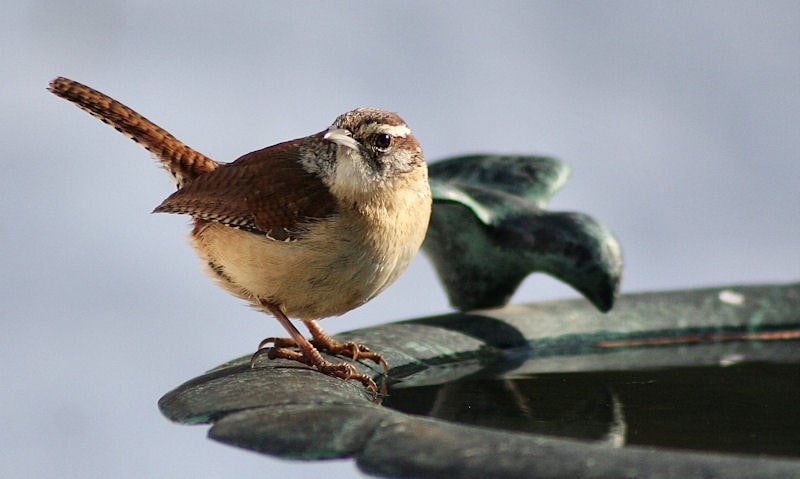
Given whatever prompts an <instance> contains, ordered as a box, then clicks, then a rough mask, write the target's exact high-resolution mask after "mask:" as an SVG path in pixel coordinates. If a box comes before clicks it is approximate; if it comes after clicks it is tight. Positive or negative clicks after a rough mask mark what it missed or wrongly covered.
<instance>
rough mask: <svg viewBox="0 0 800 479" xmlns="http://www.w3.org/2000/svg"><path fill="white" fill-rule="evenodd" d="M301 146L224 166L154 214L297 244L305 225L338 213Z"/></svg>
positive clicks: (278, 147) (253, 155)
mask: <svg viewBox="0 0 800 479" xmlns="http://www.w3.org/2000/svg"><path fill="white" fill-rule="evenodd" d="M300 141H302V140H293V141H287V142H285V143H279V144H277V145H274V146H270V147H267V148H264V149H262V150H257V151H254V152H252V153H248V154H246V155H244V156H242V157H241V158H239V159H238V160H236V161H234V162H232V163H227V164H222V165H220V166H219V167H218V168H217V169H215V170H213V171H209V172H208V173H205V174H203V175H200V176H198V177H197V178H195V179H194V180H192V181H191V182H189V183H188V184H187V185H186V186H184V187H183V188H181V189H179V190H178V191H176V192H175V193H173V194H172V195H171V196H169V197H168V198H167V199H165V200H164V201H163V202H162V203H161V204H160V205H159V206H158V207H157V208H156V209H155V210H154V212H156V213H179V214H187V215H191V216H193V217H195V218H199V219H202V220H209V221H217V222H220V223H223V224H226V225H229V226H235V227H238V228H242V229H246V230H249V231H253V232H257V233H264V234H269V235H270V236H271V237H273V238H275V239H289V238H296V237H297V236H298V235H297V234H293V233H296V232H298V230H299V229H301V227H300V225H301V223H303V222H305V221H308V220H314V219H318V218H324V217H327V216H330V215H332V214H334V213H335V211H336V201H335V199H334V198H333V196H332V195H331V193H330V192H329V190H328V188H327V187H326V186H325V185H324V184H323V183H322V181H321V180H320V179H319V178H318V177H317V176H316V175H314V174H313V173H309V172H307V171H306V170H305V169H303V167H302V166H301V165H300V164H299V163H298V161H297V158H298V146H299V144H300Z"/></svg>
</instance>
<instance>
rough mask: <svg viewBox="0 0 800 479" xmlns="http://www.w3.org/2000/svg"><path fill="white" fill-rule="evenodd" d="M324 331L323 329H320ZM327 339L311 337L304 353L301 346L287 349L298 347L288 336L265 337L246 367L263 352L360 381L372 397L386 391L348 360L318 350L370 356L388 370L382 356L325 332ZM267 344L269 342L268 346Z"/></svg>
mask: <svg viewBox="0 0 800 479" xmlns="http://www.w3.org/2000/svg"><path fill="white" fill-rule="evenodd" d="M323 334H324V333H323ZM325 337H326V338H327V339H328V340H329V341H325V340H322V341H320V340H318V338H316V337H315V338H313V339H312V340H311V341H310V342H311V344H312V345H313V346H314V349H312V351H311V352H310V354H307V355H306V354H304V353H303V351H302V348H300V350H299V351H298V350H296V349H290V348H295V347H300V346H299V345H298V344H297V342H296V341H295V340H294V339H292V338H266V339H264V340H263V341H261V343H259V345H258V350H256V352H255V353H254V354H253V356H252V357H251V358H250V367H255V363H256V361H257V360H258V358H259V357H261V356H262V355H264V354H266V355H267V357H268V358H269V359H287V360H289V361H297V362H300V363H303V364H306V365H308V366H311V367H314V368H316V369H317V370H318V371H320V372H321V373H323V374H326V375H328V376H333V377H336V378H340V379H344V380H355V381H358V382H360V383H361V384H363V385H364V386H365V387H366V388H367V389H369V390H370V391H372V392H373V393H374V394H375V395H376V397H380V396H381V395H385V394H386V385H385V383H384V384H383V385H382V388H381V389H380V390H379V389H378V385H377V384H376V383H375V381H374V380H373V379H372V378H371V377H369V376H367V375H366V374H362V373H359V372H358V371H357V370H356V368H355V367H353V365H352V364H348V363H345V362H341V363H333V362H331V361H328V360H327V359H325V358H323V357H322V355H321V354H319V351H320V350H322V351H325V352H328V353H331V354H341V355H346V356H348V357H350V358H352V359H353V360H357V359H360V358H363V359H370V360H372V361H375V362H376V363H377V364H380V365H381V366H383V369H384V372H385V373H386V374H388V372H389V366H388V365H387V363H386V360H385V359H383V356H381V355H380V354H378V353H375V352H372V351H370V350H369V348H367V347H366V346H364V345H360V344H356V343H354V342H352V341H351V342H345V343H342V342H339V341H335V340H333V339H332V338H330V337H329V336H327V335H325ZM270 345H271V346H270Z"/></svg>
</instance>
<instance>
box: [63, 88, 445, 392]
mask: <svg viewBox="0 0 800 479" xmlns="http://www.w3.org/2000/svg"><path fill="white" fill-rule="evenodd" d="M49 89H50V91H51V92H53V93H54V94H56V95H58V96H60V97H62V98H65V99H67V100H69V101H71V102H73V103H75V104H76V105H77V106H79V107H80V108H82V109H84V110H86V111H88V112H89V113H91V114H92V115H94V116H96V117H98V118H99V119H100V120H102V121H103V122H105V123H108V124H110V125H111V126H113V127H114V128H116V129H117V130H119V131H120V132H122V133H123V134H125V135H127V136H129V137H130V138H132V139H133V140H134V141H136V142H138V143H140V144H142V145H143V146H144V147H145V148H146V149H147V150H149V151H150V152H151V153H153V154H154V155H155V156H156V158H157V159H158V160H159V161H160V162H161V164H162V165H163V166H164V168H165V169H166V170H167V171H168V172H169V173H170V174H172V176H173V178H174V179H175V182H176V184H177V186H178V190H177V191H176V192H175V193H173V194H172V195H171V196H169V197H168V198H167V199H166V200H164V201H163V202H162V203H161V204H160V205H159V206H158V207H156V209H155V212H164V213H179V214H187V215H190V216H192V217H193V218H194V228H193V230H192V232H191V243H192V245H193V246H194V248H195V249H196V250H197V253H198V254H199V255H200V257H201V258H202V260H203V261H204V262H205V264H206V265H207V270H208V272H209V273H210V274H211V276H213V277H214V278H215V279H216V280H217V282H218V283H219V284H220V286H222V287H223V288H225V289H226V290H228V291H229V292H231V293H233V294H234V295H236V296H238V297H240V298H243V299H245V300H247V301H249V302H250V303H251V304H252V305H254V306H255V307H257V308H259V309H261V310H263V311H265V312H269V313H271V314H272V315H274V316H275V318H277V319H278V321H279V322H280V323H281V324H282V325H283V327H284V328H285V329H286V330H287V331H288V332H289V335H290V336H291V338H268V339H265V340H264V341H262V343H261V345H259V349H258V351H257V352H256V353H255V354H254V355H253V360H252V362H253V363H254V362H255V359H256V358H257V357H258V356H259V354H260V353H262V352H263V351H268V355H269V357H270V358H285V359H292V360H296V361H300V362H302V363H305V364H307V365H310V366H313V367H316V368H317V369H318V370H319V371H321V372H323V373H325V374H328V375H331V376H336V377H339V378H343V379H355V380H358V381H360V382H362V383H363V384H364V385H365V386H367V387H368V388H370V389H372V390H373V391H375V392H377V386H376V384H375V382H374V381H373V380H372V379H371V378H370V377H369V376H367V375H365V374H360V373H358V372H357V371H356V370H355V368H353V366H352V365H351V364H348V363H346V362H341V363H332V362H330V361H328V360H326V359H325V358H323V357H322V355H321V354H320V353H319V351H318V349H317V348H319V349H324V350H326V351H328V352H331V353H333V354H345V355H348V356H350V357H352V358H354V359H357V358H365V359H370V360H373V361H375V362H376V363H378V364H380V365H382V366H383V368H384V370H385V372H388V366H387V364H386V361H385V360H384V359H383V357H382V356H381V355H380V354H378V353H375V352H372V351H370V350H369V349H368V348H367V347H365V346H363V345H357V344H354V343H339V342H336V341H334V340H333V339H332V338H331V337H329V336H328V335H327V334H325V332H324V331H323V330H322V329H321V328H320V326H319V325H318V324H317V322H316V320H318V319H322V318H325V317H329V316H336V315H341V314H344V313H346V312H347V311H350V310H351V309H353V308H356V307H358V306H360V305H362V304H364V303H366V302H367V301H369V300H370V299H372V298H374V297H375V296H376V295H377V294H378V293H380V292H381V291H383V290H384V289H385V288H386V287H387V286H389V285H390V284H391V283H392V282H394V281H395V280H396V279H397V277H398V276H399V275H400V274H401V273H402V272H403V271H404V270H405V269H406V268H407V267H408V265H409V263H410V262H411V260H412V258H413V257H414V256H415V255H416V253H417V251H418V249H419V247H420V245H421V244H422V240H423V239H424V237H425V232H426V230H427V227H428V220H429V218H430V213H431V191H430V186H429V184H428V170H427V165H426V163H425V160H424V157H423V154H422V149H421V148H420V145H419V143H418V142H417V139H416V138H415V137H414V136H413V135H412V134H411V130H410V129H409V128H408V126H407V125H406V124H405V122H404V121H403V120H402V119H401V118H400V117H399V116H398V115H397V114H395V113H391V112H387V111H384V110H379V109H375V108H358V109H355V110H353V111H350V112H348V113H345V114H343V115H341V116H339V117H338V118H336V120H335V121H334V122H333V125H331V126H330V128H328V129H326V130H324V131H321V132H319V133H316V134H313V135H311V136H307V137H305V138H299V139H296V140H291V141H287V142H283V143H279V144H277V145H273V146H270V147H267V148H264V149H262V150H258V151H254V152H252V153H248V154H246V155H244V156H242V157H240V158H239V159H237V160H236V161H233V162H231V163H219V162H216V161H214V160H212V159H210V158H208V157H206V156H204V155H202V154H200V153H198V152H196V151H195V150H193V149H191V148H189V147H188V146H186V145H185V144H183V143H182V142H180V141H178V140H177V139H176V138H175V137H173V136H172V135H170V134H169V133H167V132H166V131H165V130H163V129H161V128H160V127H158V126H157V125H155V124H154V123H152V122H150V121H149V120H147V119H146V118H144V117H142V116H141V115H139V114H138V113H136V112H135V111H133V110H131V109H130V108H128V107H126V106H125V105H123V104H122V103H120V102H118V101H116V100H113V99H112V98H110V97H108V96H106V95H104V94H102V93H100V92H98V91H96V90H94V89H92V88H90V87H87V86H85V85H82V84H80V83H78V82H75V81H72V80H69V79H66V78H56V79H55V80H53V81H52V82H51V83H50V88H49ZM289 318H296V319H300V320H302V321H303V323H304V324H305V325H306V326H307V327H308V329H309V331H310V332H311V336H312V339H311V341H309V340H307V339H306V338H305V337H304V336H303V335H302V334H301V333H300V332H299V331H298V330H297V328H295V326H294V325H293V324H292V322H291V321H290V320H289ZM270 343H272V344H273V347H271V348H269V349H266V348H265V346H266V345H267V344H270ZM291 346H296V347H297V348H299V352H298V351H297V350H294V349H289V347H291Z"/></svg>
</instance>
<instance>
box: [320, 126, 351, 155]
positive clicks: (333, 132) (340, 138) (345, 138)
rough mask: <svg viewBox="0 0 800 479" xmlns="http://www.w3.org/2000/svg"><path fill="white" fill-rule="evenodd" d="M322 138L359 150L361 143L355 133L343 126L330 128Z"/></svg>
mask: <svg viewBox="0 0 800 479" xmlns="http://www.w3.org/2000/svg"><path fill="white" fill-rule="evenodd" d="M322 139H323V140H326V141H330V142H333V143H336V144H337V145H342V146H346V147H348V148H352V149H353V150H355V151H358V149H359V144H358V142H357V141H356V140H355V139H354V138H353V135H352V134H351V133H350V132H349V131H347V130H345V129H342V128H331V129H329V130H328V131H327V132H325V135H323V137H322Z"/></svg>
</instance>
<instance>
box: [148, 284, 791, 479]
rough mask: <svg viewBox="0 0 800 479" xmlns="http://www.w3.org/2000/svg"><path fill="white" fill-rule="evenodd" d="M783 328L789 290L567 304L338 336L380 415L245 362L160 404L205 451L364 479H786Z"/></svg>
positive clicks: (341, 387)
mask: <svg viewBox="0 0 800 479" xmlns="http://www.w3.org/2000/svg"><path fill="white" fill-rule="evenodd" d="M798 312H800V284H793V285H777V286H747V287H727V288H715V289H704V290H689V291H678V292H665V293H646V294H635V295H623V296H622V297H620V299H619V302H618V304H617V306H616V307H615V309H614V311H613V312H612V313H610V314H607V315H602V314H600V313H598V312H596V311H595V310H594V309H592V307H591V306H590V305H588V304H587V303H586V302H585V301H582V300H575V301H554V302H547V303H540V304H531V305H515V306H509V307H506V308H503V309H498V310H491V311H480V312H473V313H471V314H452V315H446V316H439V317H434V318H424V319H420V320H415V321H407V322H400V323H393V324H388V325H384V326H380V327H376V328H368V329H363V330H360V331H355V332H352V333H350V334H346V335H341V336H340V338H341V339H352V340H355V341H357V342H364V343H366V344H369V345H370V346H371V347H372V348H374V349H375V350H377V351H381V352H382V353H384V354H385V355H386V358H387V360H388V361H389V364H390V366H392V370H391V377H390V383H391V385H390V396H389V397H388V398H387V399H386V400H385V401H384V405H382V406H377V405H375V404H373V403H371V402H370V398H369V396H368V394H366V393H365V392H364V391H363V389H362V388H360V386H359V385H358V384H354V383H353V382H345V381H341V380H337V379H334V378H329V377H326V376H323V375H321V374H318V373H315V372H313V371H310V370H308V369H304V368H303V367H302V366H297V365H296V364H291V363H288V364H287V363H282V362H279V361H275V362H264V363H260V367H259V368H256V369H252V370H251V369H250V368H249V367H248V365H247V358H242V359H240V360H236V361H234V362H232V363H229V364H228V365H225V366H221V367H220V368H217V369H215V370H214V371H211V372H209V373H207V374H206V375H203V376H200V377H198V378H196V379H193V380H191V381H189V382H187V383H185V384H184V385H182V386H180V387H179V388H177V389H176V390H174V391H172V392H170V393H168V394H167V395H166V396H164V397H163V398H162V399H161V401H160V406H161V409H162V411H163V412H164V414H166V415H167V416H168V417H170V418H171V419H173V420H177V421H181V422H213V423H214V426H213V427H212V429H211V431H210V435H211V437H212V438H214V439H217V440H220V441H222V442H226V443H229V444H233V445H238V446H240V447H245V448H248V449H253V450H257V451H261V452H264V453H268V454H273V455H278V456H282V457H292V458H302V459H314V458H326V457H354V458H355V459H356V461H357V463H358V464H359V466H360V467H361V468H362V469H364V470H366V471H367V472H370V473H374V474H377V475H388V476H416V477H446V476H453V477H455V476H457V477H493V476H497V477H578V476H583V477H585V476H592V477H620V476H623V475H627V474H629V473H632V474H634V475H638V476H642V477H651V476H653V475H659V476H660V477H681V478H684V477H741V476H742V475H743V474H744V475H747V476H753V477H776V478H777V477H781V478H783V477H797V476H798V475H800V415H798V414H797V399H798V398H800V316H798ZM361 367H362V370H364V371H367V372H368V371H371V370H370V369H368V365H361ZM372 373H374V374H376V375H377V374H378V373H379V371H376V370H372ZM397 411H403V412H402V413H401V412H397ZM423 415H428V416H432V417H434V419H431V418H424V417H421V416H423ZM436 418H438V419H436ZM456 423H458V424H456ZM487 426H488V427H487ZM497 428H502V429H504V430H505V431H500V430H498V429H497ZM521 432H524V433H521ZM575 438H580V439H581V440H575ZM587 440H588V441H587ZM623 445H624V447H618V446H623ZM687 450H688V451H689V452H687ZM692 451H693V452H692Z"/></svg>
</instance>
